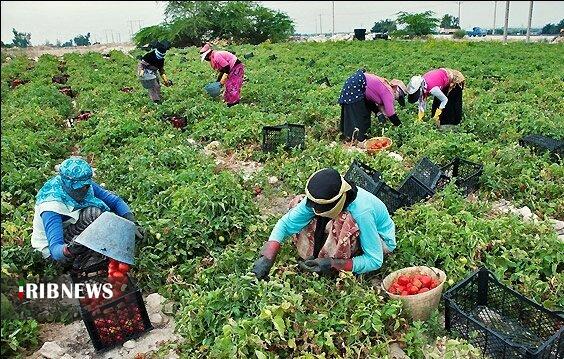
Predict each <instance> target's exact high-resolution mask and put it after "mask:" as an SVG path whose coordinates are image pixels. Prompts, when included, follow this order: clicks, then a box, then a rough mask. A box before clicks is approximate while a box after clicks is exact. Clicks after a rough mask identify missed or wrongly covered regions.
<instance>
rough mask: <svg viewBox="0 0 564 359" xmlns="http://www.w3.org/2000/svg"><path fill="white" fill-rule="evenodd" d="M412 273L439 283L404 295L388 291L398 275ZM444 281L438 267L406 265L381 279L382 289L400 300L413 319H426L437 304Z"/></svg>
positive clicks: (444, 277)
mask: <svg viewBox="0 0 564 359" xmlns="http://www.w3.org/2000/svg"><path fill="white" fill-rule="evenodd" d="M413 274H421V275H425V274H426V275H429V276H431V278H434V279H437V280H439V285H438V286H436V287H435V288H433V289H431V290H430V291H428V292H425V293H420V294H414V295H408V296H405V297H402V296H400V295H397V294H393V293H390V292H388V288H389V287H390V286H391V285H392V283H393V282H394V281H395V280H396V279H397V278H398V277H399V276H400V275H413ZM445 281H446V274H445V272H443V271H442V270H440V269H437V268H432V267H423V266H419V267H407V268H403V269H400V270H397V271H395V272H393V273H390V274H388V276H386V278H384V280H383V281H382V289H383V290H384V291H385V292H386V294H388V295H389V296H390V298H392V299H397V300H401V301H402V302H403V306H404V308H405V309H406V310H407V312H408V313H409V315H410V317H411V318H412V319H413V320H427V319H429V317H430V316H431V313H432V312H433V311H434V310H435V309H437V308H438V306H439V302H440V301H441V294H442V292H443V286H444V283H445Z"/></svg>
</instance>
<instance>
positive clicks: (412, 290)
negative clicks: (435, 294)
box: [407, 285, 419, 294]
mask: <svg viewBox="0 0 564 359" xmlns="http://www.w3.org/2000/svg"><path fill="white" fill-rule="evenodd" d="M407 292H408V293H409V294H417V292H419V288H417V287H416V286H414V285H411V286H410V287H408V288H407Z"/></svg>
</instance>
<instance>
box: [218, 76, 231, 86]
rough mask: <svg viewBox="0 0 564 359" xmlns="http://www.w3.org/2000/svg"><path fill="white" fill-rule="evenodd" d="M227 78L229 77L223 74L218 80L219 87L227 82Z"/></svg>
mask: <svg viewBox="0 0 564 359" xmlns="http://www.w3.org/2000/svg"><path fill="white" fill-rule="evenodd" d="M228 77H229V75H227V74H223V76H222V77H221V80H219V83H220V84H221V86H223V85H225V82H226V81H227V78H228Z"/></svg>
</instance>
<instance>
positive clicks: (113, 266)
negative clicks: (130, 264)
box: [108, 259, 119, 270]
mask: <svg viewBox="0 0 564 359" xmlns="http://www.w3.org/2000/svg"><path fill="white" fill-rule="evenodd" d="M118 266H119V262H118V261H116V260H113V259H112V260H110V264H109V265H108V269H109V270H116V269H118Z"/></svg>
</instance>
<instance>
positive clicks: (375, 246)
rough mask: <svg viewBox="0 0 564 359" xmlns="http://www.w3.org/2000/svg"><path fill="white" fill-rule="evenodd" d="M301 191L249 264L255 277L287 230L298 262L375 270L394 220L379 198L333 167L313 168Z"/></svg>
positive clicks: (326, 270) (392, 242) (328, 270)
mask: <svg viewBox="0 0 564 359" xmlns="http://www.w3.org/2000/svg"><path fill="white" fill-rule="evenodd" d="M305 192H306V195H305V196H298V197H296V198H294V200H293V201H292V203H291V204H290V207H292V208H291V209H290V211H289V212H288V213H286V214H285V215H284V216H283V217H282V218H280V220H278V223H276V225H275V226H274V229H273V230H272V232H271V234H270V238H269V240H268V241H267V242H266V243H265V244H264V246H263V247H262V250H261V252H260V258H259V259H258V260H257V261H256V262H255V264H254V267H253V269H252V271H253V273H255V275H256V277H257V278H259V279H264V278H266V277H267V276H268V273H269V272H270V269H271V267H272V265H273V264H274V261H275V259H276V256H277V254H278V252H279V250H280V246H281V244H282V242H283V241H284V240H285V239H286V238H287V237H290V236H292V235H295V236H294V239H293V242H294V244H295V245H296V247H297V250H298V255H299V256H300V257H301V258H302V259H304V260H305V261H303V262H301V263H300V267H301V268H302V269H304V270H306V271H310V272H316V273H320V274H334V273H336V272H338V271H352V272H353V273H357V274H361V273H367V272H370V271H374V270H376V269H378V268H380V267H381V266H382V263H383V261H384V254H387V253H390V252H392V251H393V250H394V249H395V248H396V237H395V224H394V222H393V221H392V219H391V217H390V215H389V213H388V210H387V209H386V206H385V205H384V203H382V201H381V200H380V199H378V198H377V197H376V196H374V195H373V194H371V193H370V192H368V191H366V190H364V189H362V188H360V187H357V186H355V184H354V183H352V182H348V181H347V180H345V179H344V178H343V177H342V176H341V175H340V174H339V172H337V171H336V170H335V169H333V168H325V169H322V170H320V171H317V172H315V173H314V174H313V175H312V176H311V177H310V178H309V180H308V181H307V184H306V188H305Z"/></svg>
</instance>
